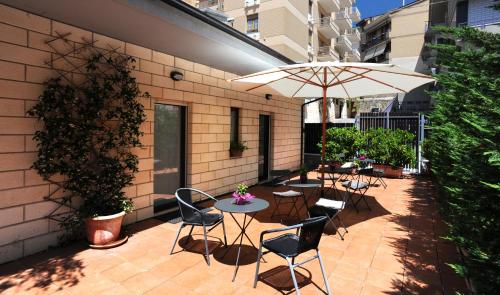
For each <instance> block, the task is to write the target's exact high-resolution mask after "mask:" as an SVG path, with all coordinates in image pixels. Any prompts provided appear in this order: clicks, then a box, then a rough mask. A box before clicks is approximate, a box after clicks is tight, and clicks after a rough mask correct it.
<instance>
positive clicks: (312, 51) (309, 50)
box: [307, 44, 314, 55]
mask: <svg viewBox="0 0 500 295" xmlns="http://www.w3.org/2000/svg"><path fill="white" fill-rule="evenodd" d="M307 54H308V55H314V47H312V46H311V45H310V44H309V45H307Z"/></svg>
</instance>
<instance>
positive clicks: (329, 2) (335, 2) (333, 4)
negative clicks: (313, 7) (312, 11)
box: [318, 0, 340, 12]
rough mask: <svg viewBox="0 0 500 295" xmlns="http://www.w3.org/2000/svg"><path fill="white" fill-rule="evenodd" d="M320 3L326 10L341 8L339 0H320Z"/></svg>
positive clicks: (331, 10) (332, 10)
mask: <svg viewBox="0 0 500 295" xmlns="http://www.w3.org/2000/svg"><path fill="white" fill-rule="evenodd" d="M318 4H319V6H321V8H323V10H324V11H326V12H334V11H338V10H339V9H340V1H339V0H318Z"/></svg>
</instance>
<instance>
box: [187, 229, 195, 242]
mask: <svg viewBox="0 0 500 295" xmlns="http://www.w3.org/2000/svg"><path fill="white" fill-rule="evenodd" d="M193 229H194V225H191V229H190V230H189V234H188V239H191V238H192V237H191V234H192V233H193ZM187 243H188V241H187V240H186V245H187Z"/></svg>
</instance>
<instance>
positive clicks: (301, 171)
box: [299, 166, 308, 183]
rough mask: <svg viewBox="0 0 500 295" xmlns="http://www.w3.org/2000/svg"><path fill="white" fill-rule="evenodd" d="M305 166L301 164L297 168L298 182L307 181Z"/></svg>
mask: <svg viewBox="0 0 500 295" xmlns="http://www.w3.org/2000/svg"><path fill="white" fill-rule="evenodd" d="M307 172H308V171H307V168H306V167H305V166H301V167H300V168H299V175H300V183H307Z"/></svg>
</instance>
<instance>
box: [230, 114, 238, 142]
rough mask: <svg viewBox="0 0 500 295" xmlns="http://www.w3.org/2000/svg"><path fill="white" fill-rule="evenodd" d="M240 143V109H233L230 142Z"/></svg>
mask: <svg viewBox="0 0 500 295" xmlns="http://www.w3.org/2000/svg"><path fill="white" fill-rule="evenodd" d="M233 115H235V116H236V118H233ZM233 124H234V126H233ZM239 141H240V109H239V108H233V107H232V108H231V111H230V130H229V142H230V143H231V142H239Z"/></svg>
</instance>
